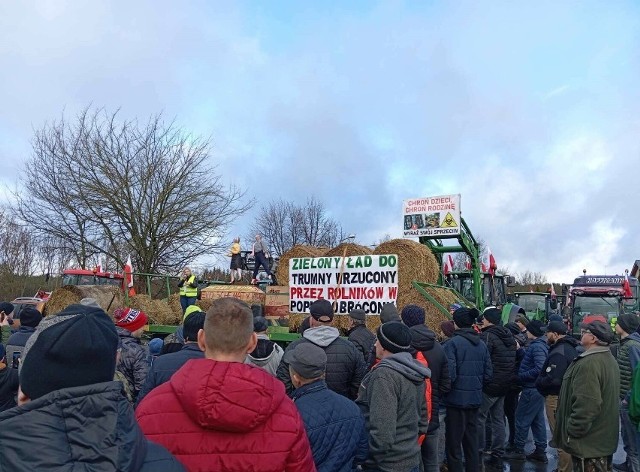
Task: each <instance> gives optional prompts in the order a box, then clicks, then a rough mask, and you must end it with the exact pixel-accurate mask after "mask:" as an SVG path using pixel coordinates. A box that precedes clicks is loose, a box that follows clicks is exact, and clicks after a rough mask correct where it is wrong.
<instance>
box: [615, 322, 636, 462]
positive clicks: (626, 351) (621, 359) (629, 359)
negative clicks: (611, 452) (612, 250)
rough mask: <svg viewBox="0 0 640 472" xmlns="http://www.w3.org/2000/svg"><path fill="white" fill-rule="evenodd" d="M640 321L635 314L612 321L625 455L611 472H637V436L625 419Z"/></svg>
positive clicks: (627, 414)
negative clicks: (615, 338) (618, 345)
mask: <svg viewBox="0 0 640 472" xmlns="http://www.w3.org/2000/svg"><path fill="white" fill-rule="evenodd" d="M638 326H640V318H638V315H636V314H635V313H624V314H622V315H620V316H619V317H618V320H617V321H616V334H617V335H618V336H620V347H619V348H618V353H617V356H616V358H617V361H618V367H619V368H620V433H621V435H622V443H623V444H624V450H625V452H626V453H627V459H626V461H625V462H623V463H621V464H613V468H614V470H619V471H627V470H629V471H633V472H640V451H638V441H639V440H640V434H639V433H638V431H637V430H636V428H635V426H634V425H633V423H632V422H631V419H630V418H629V398H630V394H631V378H632V376H633V373H634V372H635V370H636V366H637V365H638V360H640V334H638V333H637V332H636V330H637V329H638Z"/></svg>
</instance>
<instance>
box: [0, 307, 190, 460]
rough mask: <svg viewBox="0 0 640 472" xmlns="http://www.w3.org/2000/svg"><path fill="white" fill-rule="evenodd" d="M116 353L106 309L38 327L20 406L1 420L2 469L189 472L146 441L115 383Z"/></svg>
mask: <svg viewBox="0 0 640 472" xmlns="http://www.w3.org/2000/svg"><path fill="white" fill-rule="evenodd" d="M117 347H118V335H117V333H116V329H115V326H114V325H113V321H111V319H110V318H109V316H108V315H107V314H106V313H105V312H104V311H103V310H102V309H100V308H95V307H91V306H85V305H79V304H78V305H70V306H68V307H67V308H65V309H64V310H63V311H62V312H60V313H58V314H57V315H56V316H53V317H50V318H48V319H46V320H44V321H43V322H42V323H40V325H39V326H38V328H37V330H36V332H35V333H34V334H33V336H31V337H30V338H29V340H28V341H27V345H26V346H25V350H24V353H23V357H22V359H21V362H20V374H19V375H20V390H19V392H18V405H19V406H18V407H17V408H12V409H11V410H8V411H5V412H4V413H0V423H1V424H2V428H0V444H3V445H6V446H7V447H3V448H2V452H0V464H2V466H1V468H2V469H3V470H12V471H13V470H14V471H25V470H33V471H36V470H38V471H39V470H56V471H61V472H65V471H71V470H84V471H103V470H127V471H132V472H151V471H154V472H155V471H159V472H180V471H184V468H183V467H182V465H180V463H179V462H178V461H177V460H175V459H174V458H173V456H171V454H169V452H167V450H166V449H164V448H163V447H161V446H158V445H156V444H154V443H152V442H150V441H147V440H146V439H145V437H144V435H143V434H142V431H141V430H140V428H139V426H138V424H137V422H136V420H135V417H134V416H133V410H132V409H131V407H130V406H129V404H128V403H127V399H126V398H125V396H124V395H123V393H122V386H121V384H120V383H119V382H114V381H113V375H114V372H115V368H116V350H117ZM42 438H47V440H46V441H43V440H42Z"/></svg>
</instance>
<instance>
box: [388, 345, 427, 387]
mask: <svg viewBox="0 0 640 472" xmlns="http://www.w3.org/2000/svg"><path fill="white" fill-rule="evenodd" d="M380 367H388V368H390V369H393V370H395V371H396V372H400V373H401V374H402V375H403V376H405V377H406V378H407V379H409V380H411V382H413V383H414V384H419V383H420V382H424V379H426V378H430V377H431V369H429V368H428V367H425V366H423V365H422V364H421V363H420V362H418V361H416V360H415V359H414V358H413V356H412V355H411V354H409V353H408V352H399V353H397V354H392V355H390V356H389V357H385V358H384V359H382V360H381V361H380V363H379V364H378V365H377V366H376V369H378V368H380Z"/></svg>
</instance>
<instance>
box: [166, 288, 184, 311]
mask: <svg viewBox="0 0 640 472" xmlns="http://www.w3.org/2000/svg"><path fill="white" fill-rule="evenodd" d="M167 304H168V305H169V308H171V311H172V312H173V313H174V314H175V316H182V306H181V305H180V294H179V293H174V294H172V295H170V296H169V298H168V299H167Z"/></svg>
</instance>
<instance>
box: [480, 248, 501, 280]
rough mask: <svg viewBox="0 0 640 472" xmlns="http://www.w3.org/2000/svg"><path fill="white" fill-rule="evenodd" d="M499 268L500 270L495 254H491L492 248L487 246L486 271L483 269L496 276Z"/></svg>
mask: <svg viewBox="0 0 640 472" xmlns="http://www.w3.org/2000/svg"><path fill="white" fill-rule="evenodd" d="M497 268H498V264H496V259H495V257H493V253H492V252H491V248H490V247H489V246H487V262H486V270H484V269H483V272H489V273H490V274H491V275H495V274H496V269H497Z"/></svg>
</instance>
